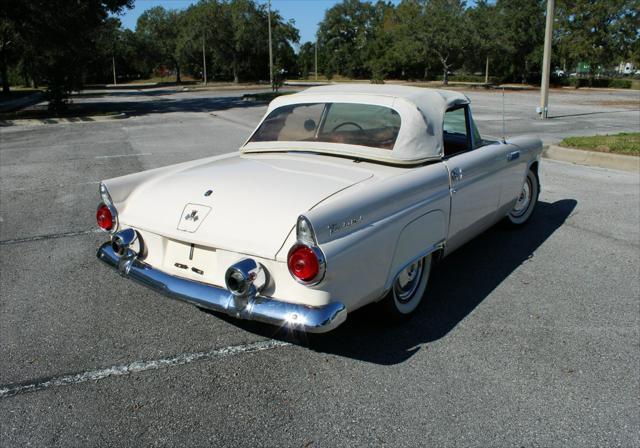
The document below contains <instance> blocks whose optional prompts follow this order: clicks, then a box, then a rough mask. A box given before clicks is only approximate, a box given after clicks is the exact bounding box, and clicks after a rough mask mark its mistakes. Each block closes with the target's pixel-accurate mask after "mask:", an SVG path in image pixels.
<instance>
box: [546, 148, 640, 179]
mask: <svg viewBox="0 0 640 448" xmlns="http://www.w3.org/2000/svg"><path fill="white" fill-rule="evenodd" d="M542 157H546V158H548V159H553V160H560V161H562V162H570V163H575V164H577V165H587V166H598V167H600V168H610V169H614V170H621V171H629V172H632V173H637V172H640V157H637V156H626V155H622V154H611V153H607V152H596V151H584V150H582V149H573V148H563V147H560V146H556V145H549V146H548V147H546V148H545V149H544V150H543V151H542Z"/></svg>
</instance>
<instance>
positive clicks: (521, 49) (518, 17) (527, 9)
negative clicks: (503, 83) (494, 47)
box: [494, 0, 546, 82]
mask: <svg viewBox="0 0 640 448" xmlns="http://www.w3.org/2000/svg"><path fill="white" fill-rule="evenodd" d="M545 5H546V0H498V1H497V3H496V14H495V18H496V19H495V20H496V22H495V23H496V31H497V32H498V33H499V35H501V36H502V45H501V57H500V59H497V60H496V64H494V66H495V67H496V68H497V70H498V71H499V72H500V73H502V74H503V76H504V77H505V78H506V79H510V80H512V81H522V82H526V81H530V80H535V79H530V78H531V75H532V73H540V65H541V63H542V46H543V43H544V28H545V18H544V11H545Z"/></svg>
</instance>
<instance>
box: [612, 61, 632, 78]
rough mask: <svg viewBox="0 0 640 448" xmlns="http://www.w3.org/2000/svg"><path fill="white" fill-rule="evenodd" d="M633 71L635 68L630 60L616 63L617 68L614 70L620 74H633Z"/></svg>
mask: <svg viewBox="0 0 640 448" xmlns="http://www.w3.org/2000/svg"><path fill="white" fill-rule="evenodd" d="M635 71H636V68H635V66H634V65H633V63H632V62H624V61H623V62H621V63H620V65H618V68H617V69H616V72H618V73H620V74H621V75H633V73H634V72H635Z"/></svg>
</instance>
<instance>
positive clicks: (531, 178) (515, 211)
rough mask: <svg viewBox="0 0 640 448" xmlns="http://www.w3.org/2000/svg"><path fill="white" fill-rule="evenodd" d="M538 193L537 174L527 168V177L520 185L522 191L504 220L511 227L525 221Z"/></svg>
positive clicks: (531, 211)
mask: <svg viewBox="0 0 640 448" xmlns="http://www.w3.org/2000/svg"><path fill="white" fill-rule="evenodd" d="M539 194H540V184H539V183H538V176H536V173H534V172H533V171H531V170H529V171H528V172H527V178H526V179H525V181H524V185H523V186H522V191H521V192H520V196H518V200H517V201H516V203H515V205H514V206H513V208H512V209H511V211H510V212H509V214H508V215H507V218H506V221H507V223H508V224H509V225H511V226H512V227H519V226H522V225H524V224H526V223H527V221H529V218H531V215H532V214H533V210H534V209H535V207H536V203H537V202H538V195H539Z"/></svg>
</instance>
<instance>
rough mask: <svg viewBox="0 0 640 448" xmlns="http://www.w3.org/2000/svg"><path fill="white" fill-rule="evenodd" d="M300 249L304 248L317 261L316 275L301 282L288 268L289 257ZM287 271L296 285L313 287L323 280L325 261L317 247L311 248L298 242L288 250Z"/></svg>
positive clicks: (325, 267) (325, 268)
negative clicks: (310, 252) (309, 251)
mask: <svg viewBox="0 0 640 448" xmlns="http://www.w3.org/2000/svg"><path fill="white" fill-rule="evenodd" d="M301 247H305V248H307V249H309V250H311V251H312V252H313V254H314V255H315V257H316V259H317V261H318V273H317V274H316V275H315V277H313V278H312V279H310V280H303V279H301V278H299V277H297V276H296V275H295V274H294V273H293V272H291V269H290V268H289V259H290V258H291V255H292V254H293V253H294V252H295V251H296V250H298V249H299V248H301ZM287 269H288V270H289V274H291V277H293V279H294V280H295V281H297V282H298V283H300V284H302V285H305V286H314V285H317V284H318V283H320V282H321V281H322V280H323V279H324V274H325V272H326V270H327V261H326V259H325V256H324V253H323V252H322V250H321V249H320V248H319V247H318V246H311V245H309V244H305V243H301V242H298V243H296V244H294V245H293V246H291V249H289V253H288V254H287Z"/></svg>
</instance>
